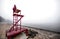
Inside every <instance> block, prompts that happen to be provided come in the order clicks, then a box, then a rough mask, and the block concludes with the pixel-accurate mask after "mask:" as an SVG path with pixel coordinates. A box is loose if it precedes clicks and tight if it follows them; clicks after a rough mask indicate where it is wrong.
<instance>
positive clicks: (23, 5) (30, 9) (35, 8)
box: [0, 0, 60, 24]
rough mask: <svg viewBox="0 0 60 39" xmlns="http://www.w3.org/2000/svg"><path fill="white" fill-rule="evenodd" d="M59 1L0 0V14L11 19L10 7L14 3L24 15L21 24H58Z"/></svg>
mask: <svg viewBox="0 0 60 39" xmlns="http://www.w3.org/2000/svg"><path fill="white" fill-rule="evenodd" d="M59 3H60V1H59V0H0V16H2V17H4V18H5V19H8V20H12V19H13V16H12V15H13V11H12V8H13V6H14V4H16V6H17V8H18V9H20V10H21V11H22V12H21V13H22V15H24V17H23V18H22V23H23V24H58V23H59V21H60V20H59V17H60V16H59V13H60V11H59V10H60V7H59Z"/></svg>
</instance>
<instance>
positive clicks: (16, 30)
mask: <svg viewBox="0 0 60 39" xmlns="http://www.w3.org/2000/svg"><path fill="white" fill-rule="evenodd" d="M19 12H20V13H19ZM23 17H24V15H21V10H19V9H17V8H16V5H14V7H13V26H12V27H11V28H10V29H9V30H8V31H6V36H7V39H11V38H12V37H14V36H16V35H18V34H21V33H22V32H25V33H26V35H28V29H26V28H22V27H21V26H22V25H21V19H22V18H23Z"/></svg>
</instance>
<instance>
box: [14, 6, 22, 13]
mask: <svg viewBox="0 0 60 39" xmlns="http://www.w3.org/2000/svg"><path fill="white" fill-rule="evenodd" d="M14 12H15V13H19V12H21V10H19V9H17V8H16V5H14V7H13V13H14Z"/></svg>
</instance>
